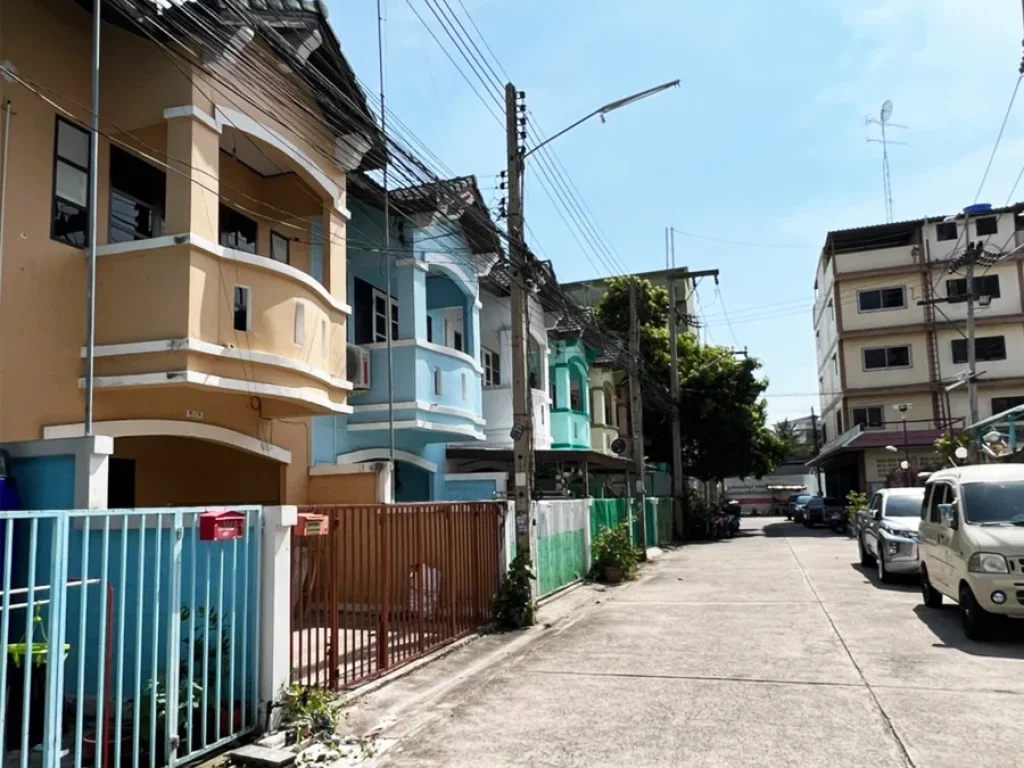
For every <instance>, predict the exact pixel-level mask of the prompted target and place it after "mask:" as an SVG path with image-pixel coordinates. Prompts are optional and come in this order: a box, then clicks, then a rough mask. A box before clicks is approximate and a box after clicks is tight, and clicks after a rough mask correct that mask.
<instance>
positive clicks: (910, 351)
mask: <svg viewBox="0 0 1024 768" xmlns="http://www.w3.org/2000/svg"><path fill="white" fill-rule="evenodd" d="M900 347H906V348H907V364H906V365H886V366H884V367H882V368H868V361H867V354H868V352H871V351H874V350H876V349H898V348H900ZM886 362H888V354H887V355H886ZM860 365H861V369H862V370H863V371H864V372H865V373H871V372H872V371H905V370H908V369H910V368H913V367H914V347H913V345H911V344H893V345H892V346H886V347H862V348H861V350H860Z"/></svg>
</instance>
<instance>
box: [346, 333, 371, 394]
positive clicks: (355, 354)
mask: <svg viewBox="0 0 1024 768" xmlns="http://www.w3.org/2000/svg"><path fill="white" fill-rule="evenodd" d="M346 349H347V357H346V363H347V366H346V367H347V370H348V378H349V381H351V382H352V388H353V389H369V388H370V350H368V349H366V348H365V347H359V346H356V345H355V344H349V345H348V347H347V348H346Z"/></svg>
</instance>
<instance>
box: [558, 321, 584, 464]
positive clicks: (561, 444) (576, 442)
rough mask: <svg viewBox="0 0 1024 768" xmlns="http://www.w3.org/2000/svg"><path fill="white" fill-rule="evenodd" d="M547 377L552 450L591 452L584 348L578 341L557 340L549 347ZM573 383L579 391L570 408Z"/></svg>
mask: <svg viewBox="0 0 1024 768" xmlns="http://www.w3.org/2000/svg"><path fill="white" fill-rule="evenodd" d="M551 351H552V354H551V357H550V364H551V367H550V370H549V374H548V375H549V376H550V381H551V383H552V391H553V397H554V402H553V403H552V406H551V440H552V445H551V447H552V448H554V449H555V450H573V451H589V450H590V447H591V446H590V380H589V368H588V366H587V356H586V355H587V353H586V347H584V345H583V344H582V342H580V341H575V340H572V341H556V342H554V343H553V345H552V347H551ZM573 383H575V384H576V386H577V387H578V390H579V402H578V404H577V406H578V407H577V408H576V409H573V408H572V405H573V403H572V398H571V391H572V388H573Z"/></svg>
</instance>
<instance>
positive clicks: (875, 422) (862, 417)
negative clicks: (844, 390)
mask: <svg viewBox="0 0 1024 768" xmlns="http://www.w3.org/2000/svg"><path fill="white" fill-rule="evenodd" d="M853 423H854V424H860V425H861V427H863V428H864V429H877V428H879V427H881V426H882V425H883V423H884V421H883V414H882V406H880V405H867V406H863V407H861V408H854V409H853Z"/></svg>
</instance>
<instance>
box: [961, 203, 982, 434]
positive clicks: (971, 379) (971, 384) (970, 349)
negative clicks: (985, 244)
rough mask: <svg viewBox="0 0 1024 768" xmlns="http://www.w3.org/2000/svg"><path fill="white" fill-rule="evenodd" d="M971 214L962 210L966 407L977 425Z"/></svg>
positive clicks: (975, 252) (978, 249)
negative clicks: (964, 251) (965, 281)
mask: <svg viewBox="0 0 1024 768" xmlns="http://www.w3.org/2000/svg"><path fill="white" fill-rule="evenodd" d="M970 222H971V214H970V212H969V210H966V209H965V210H964V241H965V242H966V243H967V249H966V253H965V259H966V261H967V407H968V408H969V409H970V414H971V424H977V423H978V382H977V380H976V376H977V373H978V359H977V358H978V355H977V350H976V349H975V348H974V260H975V258H976V257H977V256H978V255H979V252H980V251H981V243H980V242H979V243H976V244H975V245H976V246H977V248H976V249H975V248H974V247H972V245H971V230H970Z"/></svg>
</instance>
